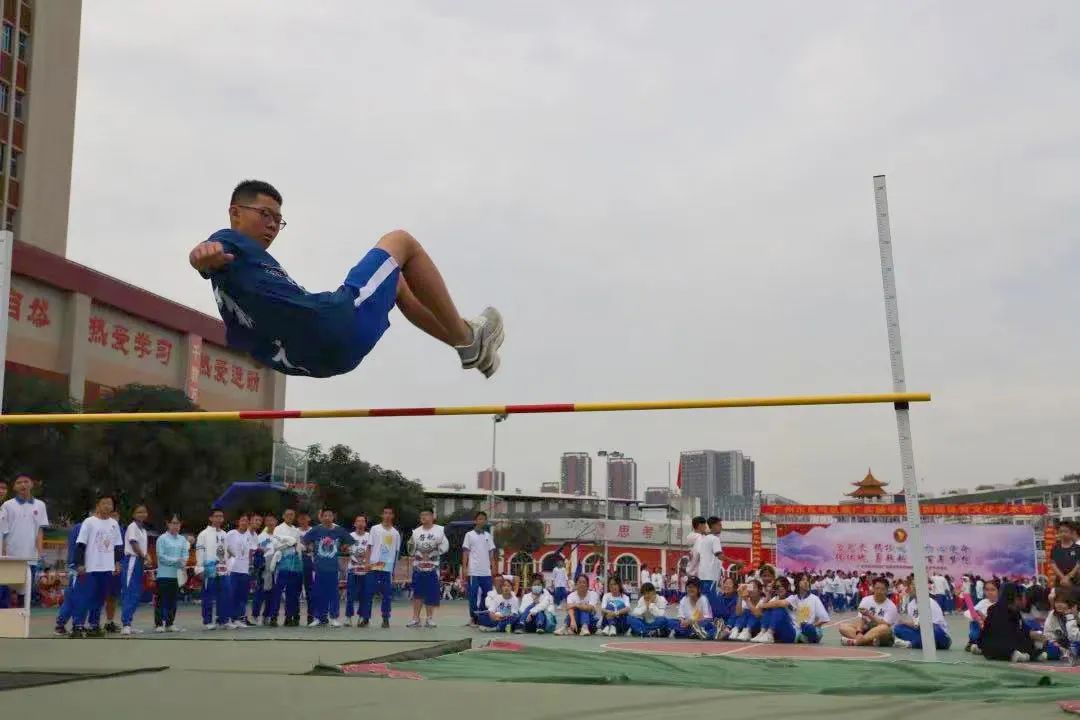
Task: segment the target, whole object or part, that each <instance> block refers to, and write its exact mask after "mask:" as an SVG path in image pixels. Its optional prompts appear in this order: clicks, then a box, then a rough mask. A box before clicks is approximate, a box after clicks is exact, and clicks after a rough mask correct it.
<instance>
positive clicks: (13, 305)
mask: <svg viewBox="0 0 1080 720" xmlns="http://www.w3.org/2000/svg"><path fill="white" fill-rule="evenodd" d="M8 319H10V320H11V321H12V322H26V323H30V324H31V325H33V326H34V327H36V328H42V327H47V326H49V325H51V324H52V318H50V317H49V301H48V299H47V298H43V297H35V296H29V295H27V294H26V293H23V292H21V291H19V290H16V289H15V288H12V289H11V293H10V294H9V295H8Z"/></svg>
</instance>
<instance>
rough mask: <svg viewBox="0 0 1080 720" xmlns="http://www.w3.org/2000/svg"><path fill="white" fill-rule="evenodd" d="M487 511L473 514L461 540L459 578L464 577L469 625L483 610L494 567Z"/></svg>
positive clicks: (493, 543) (493, 546)
mask: <svg viewBox="0 0 1080 720" xmlns="http://www.w3.org/2000/svg"><path fill="white" fill-rule="evenodd" d="M487 520H488V516H487V513H486V512H484V511H483V510H481V511H480V512H478V513H476V515H475V516H474V517H473V523H474V527H473V529H472V530H470V531H469V532H467V533H465V539H464V540H463V541H462V543H461V572H462V579H463V580H468V585H467V587H468V589H469V625H470V626H473V627H475V626H476V625H477V623H478V622H479V619H480V614H481V613H483V612H486V611H487V606H486V603H487V596H488V593H490V592H491V589H492V584H491V577H492V571H493V569H494V568H495V540H494V539H493V538H492V537H491V532H490V531H489V530H488V529H487Z"/></svg>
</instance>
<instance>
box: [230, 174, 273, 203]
mask: <svg viewBox="0 0 1080 720" xmlns="http://www.w3.org/2000/svg"><path fill="white" fill-rule="evenodd" d="M259 195H266V196H267V197H272V198H274V201H275V202H276V203H277V204H278V205H280V204H281V202H282V200H281V193H279V192H278V191H277V188H275V187H274V186H273V185H271V184H270V183H268V182H264V181H262V180H243V181H241V183H240V184H239V185H237V186H236V187H235V188H233V191H232V196H231V197H230V198H229V204H230V205H236V204H237V203H249V202H253V201H254V200H255V198H256V197H257V196H259Z"/></svg>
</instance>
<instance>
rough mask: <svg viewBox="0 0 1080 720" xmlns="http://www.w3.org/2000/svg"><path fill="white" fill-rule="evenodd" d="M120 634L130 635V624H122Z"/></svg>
mask: <svg viewBox="0 0 1080 720" xmlns="http://www.w3.org/2000/svg"><path fill="white" fill-rule="evenodd" d="M120 634H121V635H130V634H131V626H130V625H125V626H124V627H123V628H122V629H121V630H120Z"/></svg>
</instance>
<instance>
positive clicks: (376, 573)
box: [360, 505, 401, 628]
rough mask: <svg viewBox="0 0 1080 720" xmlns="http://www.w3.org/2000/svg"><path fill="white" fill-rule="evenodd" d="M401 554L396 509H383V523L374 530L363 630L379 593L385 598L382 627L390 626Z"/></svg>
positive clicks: (362, 621) (361, 612) (366, 586)
mask: <svg viewBox="0 0 1080 720" xmlns="http://www.w3.org/2000/svg"><path fill="white" fill-rule="evenodd" d="M400 553H401V533H399V532H398V530H397V528H396V527H394V508H392V507H390V506H389V505H388V506H386V507H384V508H383V511H382V522H381V523H380V524H378V525H376V526H375V527H373V528H372V529H371V556H370V558H371V561H370V564H369V568H370V569H369V570H368V574H367V578H366V579H365V580H366V582H365V593H364V598H363V600H364V602H363V603H362V604H361V606H360V627H367V626H368V624H369V623H370V621H371V606H372V604H373V602H374V600H375V595H376V593H377V594H379V595H380V596H381V597H382V607H381V610H382V626H383V627H384V628H388V627H390V611H391V609H392V608H393V599H394V587H393V578H394V567H395V566H396V565H397V560H398V555H399V554H400Z"/></svg>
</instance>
